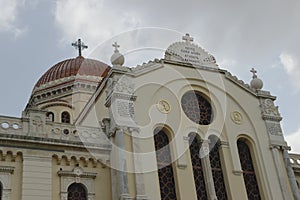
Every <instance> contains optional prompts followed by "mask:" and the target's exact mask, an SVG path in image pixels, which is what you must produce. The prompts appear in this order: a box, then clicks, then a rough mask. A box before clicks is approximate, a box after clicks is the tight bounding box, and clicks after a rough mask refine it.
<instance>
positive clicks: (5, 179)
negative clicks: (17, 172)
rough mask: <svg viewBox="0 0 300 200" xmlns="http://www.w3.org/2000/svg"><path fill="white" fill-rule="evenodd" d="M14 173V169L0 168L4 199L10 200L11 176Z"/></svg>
mask: <svg viewBox="0 0 300 200" xmlns="http://www.w3.org/2000/svg"><path fill="white" fill-rule="evenodd" d="M13 172H14V167H9V166H0V182H1V183H2V199H3V200H8V199H10V198H9V196H10V193H11V174H12V173H13Z"/></svg>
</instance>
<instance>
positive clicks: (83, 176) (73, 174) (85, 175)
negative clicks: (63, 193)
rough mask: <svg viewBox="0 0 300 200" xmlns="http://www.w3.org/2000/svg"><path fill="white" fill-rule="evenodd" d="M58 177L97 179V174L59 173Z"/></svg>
mask: <svg viewBox="0 0 300 200" xmlns="http://www.w3.org/2000/svg"><path fill="white" fill-rule="evenodd" d="M57 175H58V176H68V177H80V178H96V176H97V173H92V172H81V173H76V172H74V171H58V172H57Z"/></svg>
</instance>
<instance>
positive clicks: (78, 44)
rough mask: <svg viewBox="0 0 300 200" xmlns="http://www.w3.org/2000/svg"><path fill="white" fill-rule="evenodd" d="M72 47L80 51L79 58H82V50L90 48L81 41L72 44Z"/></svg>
mask: <svg viewBox="0 0 300 200" xmlns="http://www.w3.org/2000/svg"><path fill="white" fill-rule="evenodd" d="M72 46H73V47H75V49H78V56H81V52H82V50H84V49H87V48H88V46H87V45H85V44H84V43H83V42H81V39H78V40H77V41H76V42H74V43H72Z"/></svg>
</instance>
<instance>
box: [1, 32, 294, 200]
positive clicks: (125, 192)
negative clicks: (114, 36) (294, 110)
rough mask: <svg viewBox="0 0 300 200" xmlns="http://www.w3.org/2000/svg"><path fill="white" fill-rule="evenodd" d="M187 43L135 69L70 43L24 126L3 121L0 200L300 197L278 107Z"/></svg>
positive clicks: (257, 84) (255, 82)
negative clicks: (69, 53)
mask: <svg viewBox="0 0 300 200" xmlns="http://www.w3.org/2000/svg"><path fill="white" fill-rule="evenodd" d="M182 39H183V40H182V41H178V42H175V43H173V44H171V45H170V46H169V47H168V48H167V49H166V50H165V55H164V58H161V59H155V60H153V61H149V62H147V63H143V64H142V65H138V66H136V67H132V68H129V67H126V66H123V65H124V61H125V58H124V56H123V55H122V54H121V53H120V52H119V45H118V44H117V43H115V44H113V47H114V48H115V50H114V53H113V55H112V57H111V64H110V65H108V64H105V63H103V62H101V61H98V60H93V59H89V58H84V57H83V56H82V55H81V51H82V50H83V49H84V48H87V46H85V45H84V44H83V43H82V42H81V40H78V41H77V42H76V43H73V46H75V47H76V48H78V50H79V56H78V57H76V58H71V59H67V60H64V61H61V62H59V63H57V64H55V65H54V66H52V67H51V68H50V69H49V70H48V71H46V72H45V73H44V74H43V75H42V76H41V78H40V79H39V80H38V81H37V82H36V84H35V86H34V88H33V91H32V94H31V96H30V99H29V101H28V104H27V106H26V108H25V109H24V111H23V112H22V116H21V118H16V117H10V116H0V199H1V200H110V199H111V200H159V199H162V200H174V199H181V200H197V199H198V200H200V199H209V200H217V199H218V200H225V199H232V200H246V199H249V200H256V199H266V200H271V199H272V200H292V199H295V200H298V199H300V196H299V183H300V155H297V154H288V151H289V149H290V147H289V146H287V143H286V142H285V140H284V136H283V132H282V129H281V125H280V121H281V120H282V118H281V116H280V113H279V111H278V107H277V106H276V105H275V100H276V97H275V96H273V95H272V94H271V93H270V92H269V91H265V90H263V89H262V88H263V81H262V80H261V79H259V77H258V76H257V72H256V70H255V69H252V70H251V72H252V74H253V75H252V80H251V82H250V84H246V83H244V81H242V80H239V79H238V78H237V77H235V76H233V75H232V74H231V73H230V72H228V71H227V70H224V69H222V68H220V66H218V65H217V62H216V60H215V58H214V56H212V55H210V54H209V53H208V52H206V51H205V50H204V49H202V48H201V47H200V46H198V45H197V44H195V43H193V38H192V37H191V36H190V35H189V34H186V35H185V36H183V38H182Z"/></svg>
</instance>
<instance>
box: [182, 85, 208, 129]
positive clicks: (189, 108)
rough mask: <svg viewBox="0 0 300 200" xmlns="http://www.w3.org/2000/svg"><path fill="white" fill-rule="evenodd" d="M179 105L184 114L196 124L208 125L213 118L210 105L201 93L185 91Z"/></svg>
mask: <svg viewBox="0 0 300 200" xmlns="http://www.w3.org/2000/svg"><path fill="white" fill-rule="evenodd" d="M181 107H182V110H183V111H184V113H185V114H186V116H187V117H188V118H189V119H190V120H192V121H193V122H195V123H197V124H200V125H208V124H210V123H211V122H212V120H213V113H212V106H211V104H210V102H209V101H208V100H207V98H206V97H204V95H202V94H201V93H198V92H195V91H190V92H187V93H185V94H184V95H183V96H182V98H181Z"/></svg>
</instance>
